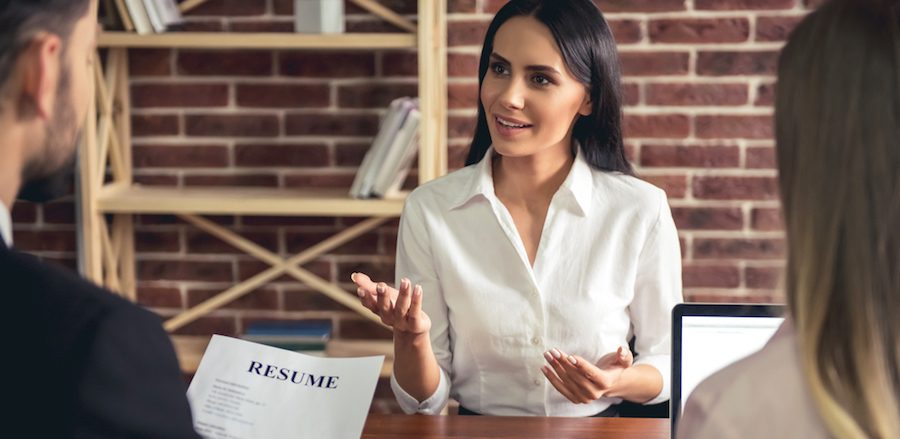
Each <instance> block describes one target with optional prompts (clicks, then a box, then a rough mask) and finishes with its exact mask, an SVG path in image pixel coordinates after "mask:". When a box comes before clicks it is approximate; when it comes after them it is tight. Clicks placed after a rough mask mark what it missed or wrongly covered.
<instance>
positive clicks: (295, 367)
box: [187, 335, 384, 439]
mask: <svg viewBox="0 0 900 439" xmlns="http://www.w3.org/2000/svg"><path fill="white" fill-rule="evenodd" d="M383 362H384V356H377V357H364V358H322V357H314V356H310V355H304V354H300V353H297V352H291V351H287V350H283V349H278V348H274V347H271V346H265V345H261V344H257V343H252V342H248V341H244V340H238V339H235V338H231V337H224V336H221V335H214V336H213V337H212V340H210V342H209V346H208V347H207V348H206V352H205V353H204V354H203V359H202V360H201V361H200V366H199V367H198V369H197V373H196V374H195V375H194V379H193V380H192V381H191V385H190V387H189V388H188V393H187V396H188V400H189V401H190V404H191V411H192V412H193V415H194V428H195V429H196V430H197V432H198V433H200V434H201V435H202V436H203V437H205V438H207V439H256V438H267V439H268V438H272V439H277V438H292V439H305V438H315V439H320V438H334V439H342V438H353V439H357V438H359V437H360V435H361V434H362V430H363V425H364V424H365V421H366V415H367V414H368V412H369V406H370V405H371V403H372V397H373V395H374V394H375V385H376V384H377V383H378V375H379V373H380V371H381V365H382V363H383Z"/></svg>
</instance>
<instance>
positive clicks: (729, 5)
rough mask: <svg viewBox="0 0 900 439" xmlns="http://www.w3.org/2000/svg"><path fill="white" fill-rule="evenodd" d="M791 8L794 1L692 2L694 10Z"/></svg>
mask: <svg viewBox="0 0 900 439" xmlns="http://www.w3.org/2000/svg"><path fill="white" fill-rule="evenodd" d="M793 7H794V0H694V8H695V9H697V10H714V11H740V10H747V9H749V10H761V9H791V8H793Z"/></svg>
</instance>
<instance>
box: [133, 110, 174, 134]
mask: <svg viewBox="0 0 900 439" xmlns="http://www.w3.org/2000/svg"><path fill="white" fill-rule="evenodd" d="M179 125H180V124H179V122H178V116H176V115H174V114H136V115H133V116H131V134H132V135H134V136H174V135H177V134H178V133H179V131H180V127H179Z"/></svg>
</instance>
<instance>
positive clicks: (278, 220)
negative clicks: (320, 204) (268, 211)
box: [241, 216, 336, 228]
mask: <svg viewBox="0 0 900 439" xmlns="http://www.w3.org/2000/svg"><path fill="white" fill-rule="evenodd" d="M335 223H336V221H335V219H334V217H319V216H245V217H243V218H241V224H243V225H244V226H250V227H255V226H259V227H266V228H270V227H294V226H310V227H318V226H324V227H334V225H335Z"/></svg>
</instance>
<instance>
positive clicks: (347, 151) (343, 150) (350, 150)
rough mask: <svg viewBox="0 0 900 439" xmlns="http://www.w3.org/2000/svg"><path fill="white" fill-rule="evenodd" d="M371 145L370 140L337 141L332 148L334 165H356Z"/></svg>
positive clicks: (360, 161)
mask: <svg viewBox="0 0 900 439" xmlns="http://www.w3.org/2000/svg"><path fill="white" fill-rule="evenodd" d="M371 146H372V143H371V142H358V143H338V144H337V145H335V148H334V160H335V165H337V166H353V167H358V166H359V165H360V164H361V163H362V160H363V157H365V155H366V152H368V151H369V148H370V147H371Z"/></svg>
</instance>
